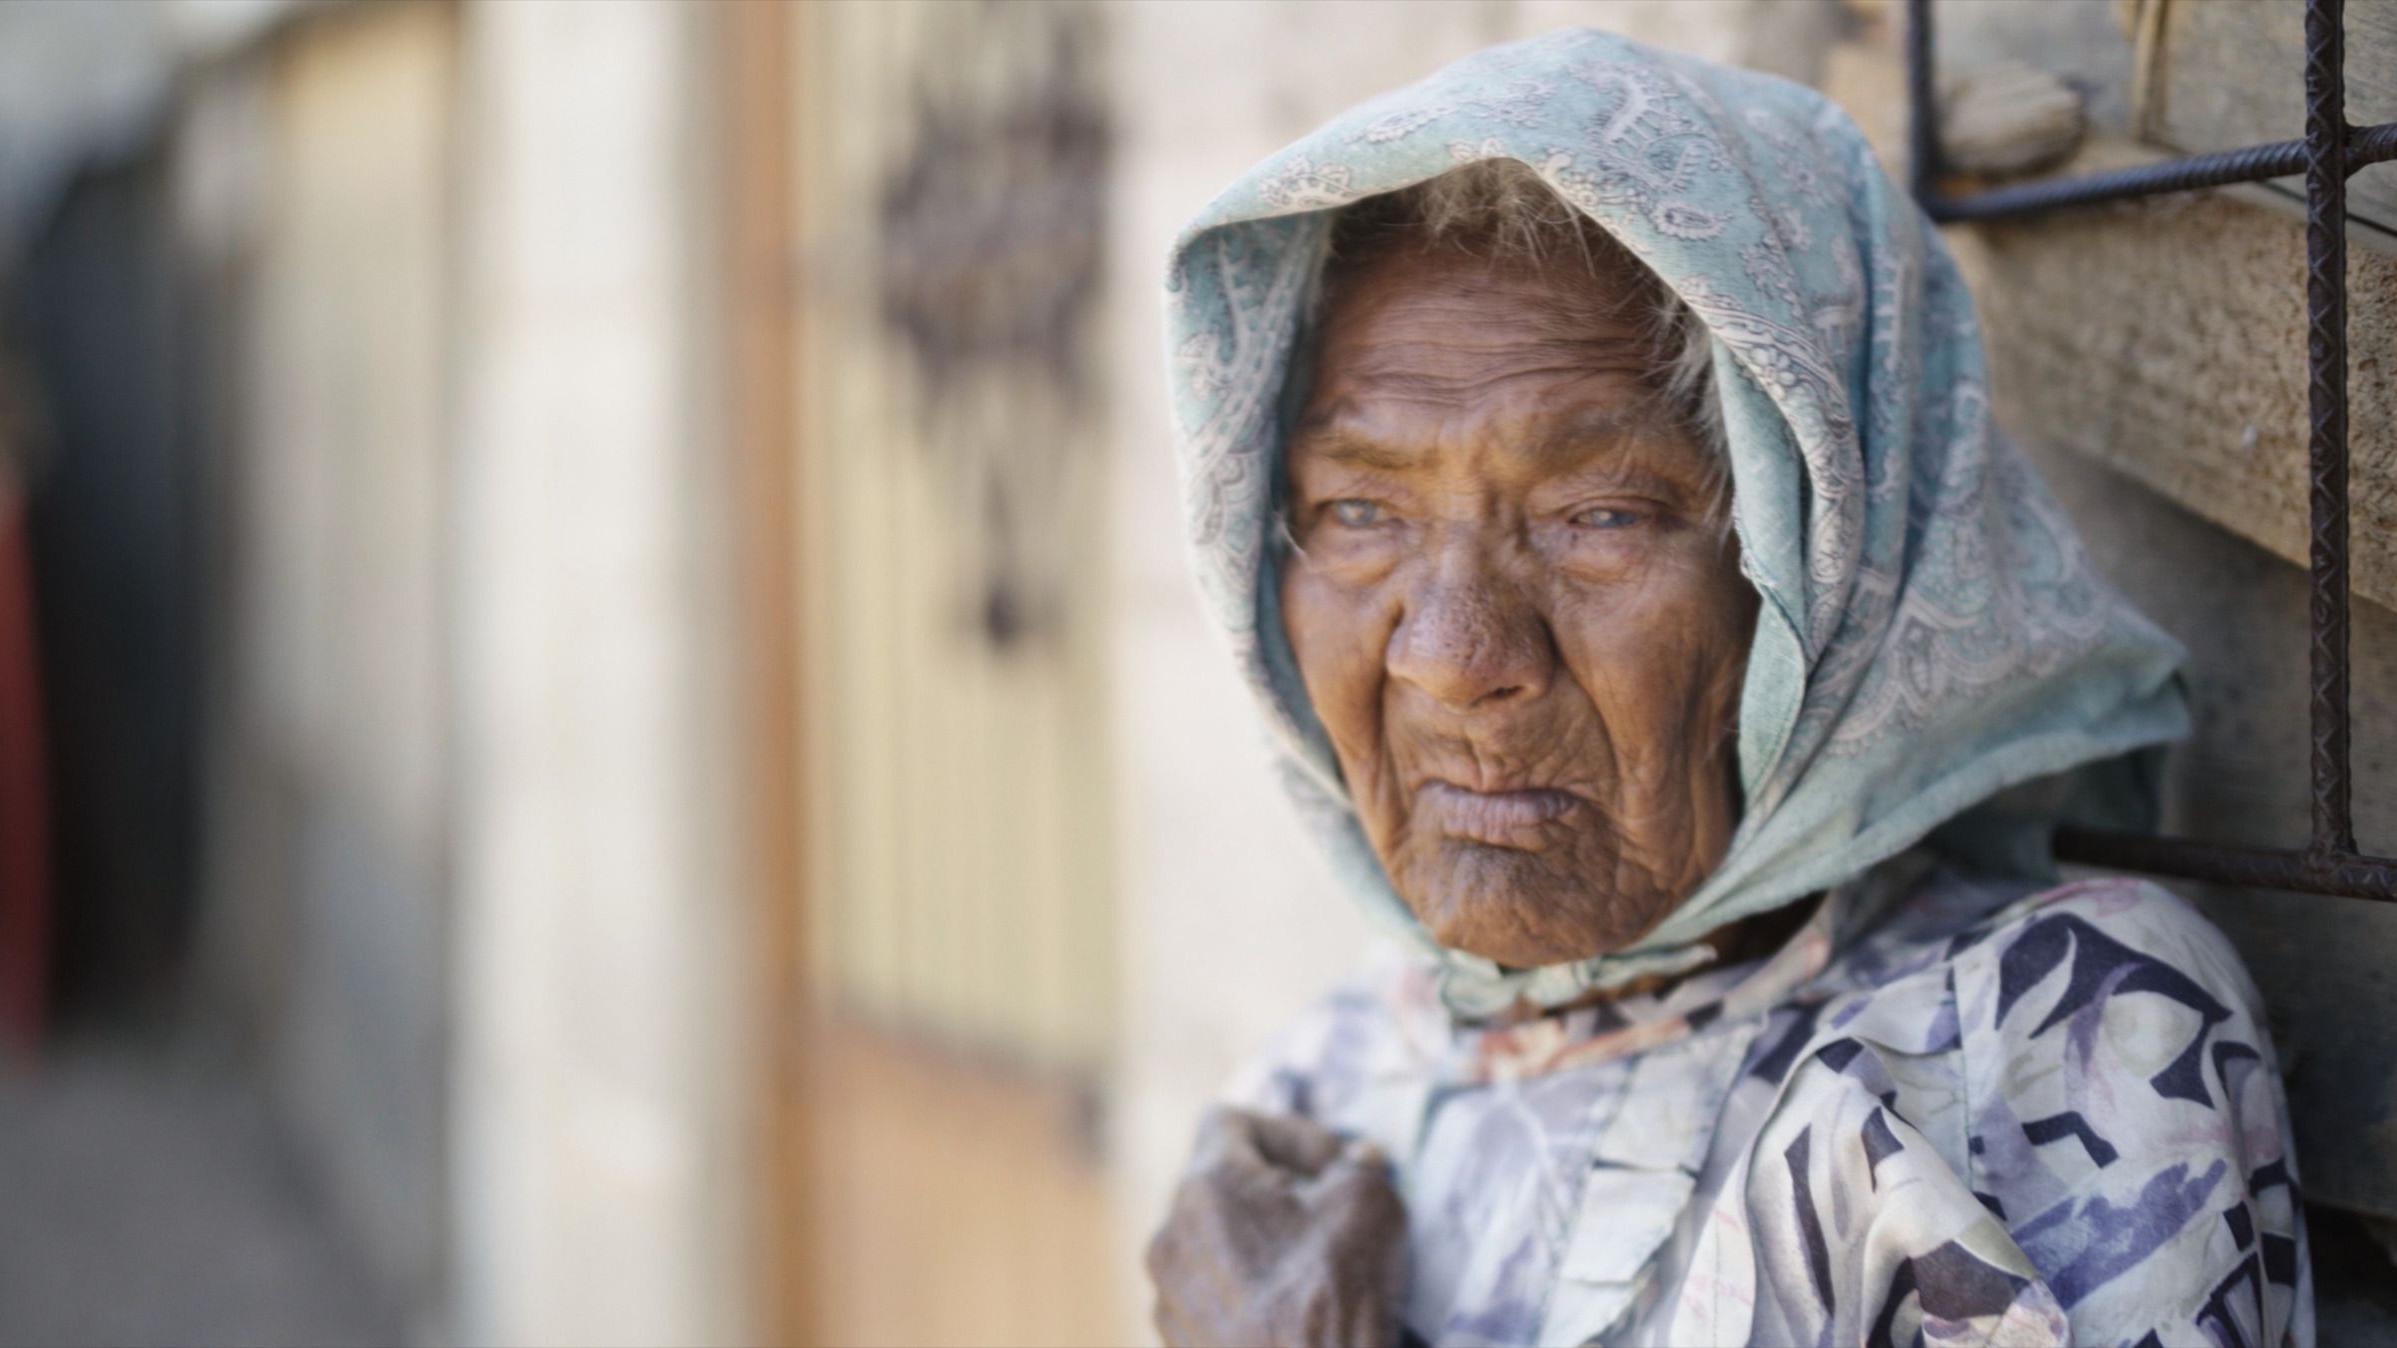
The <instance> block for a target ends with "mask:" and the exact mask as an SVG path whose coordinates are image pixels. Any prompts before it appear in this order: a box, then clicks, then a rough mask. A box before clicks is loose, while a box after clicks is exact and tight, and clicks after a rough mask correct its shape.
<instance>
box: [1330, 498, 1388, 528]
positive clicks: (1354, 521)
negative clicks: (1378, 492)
mask: <svg viewBox="0 0 2397 1348" xmlns="http://www.w3.org/2000/svg"><path fill="white" fill-rule="evenodd" d="M1331 510H1332V518H1333V519H1335V520H1337V521H1339V522H1340V523H1341V524H1343V525H1346V526H1347V527H1348V528H1351V529H1367V528H1371V527H1372V526H1374V525H1376V524H1379V523H1381V522H1382V507H1381V503H1380V502H1379V501H1366V500H1361V499H1358V498H1356V497H1353V496H1352V497H1349V498H1348V499H1346V500H1341V501H1334V502H1332V504H1331Z"/></svg>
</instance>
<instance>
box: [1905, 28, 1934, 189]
mask: <svg viewBox="0 0 2397 1348" xmlns="http://www.w3.org/2000/svg"><path fill="white" fill-rule="evenodd" d="M1932 69H1933V67H1932V65H1931V0H1906V189H1907V190H1908V191H1910V192H1912V193H1914V199H1915V200H1916V201H1919V202H1922V203H1923V204H1924V205H1925V206H1926V207H1927V206H1928V205H1929V204H1930V203H1931V201H1932V199H1933V198H1934V197H1935V196H1937V195H1938V194H1937V192H1936V191H1935V190H1934V184H1935V183H1936V182H1937V181H1938V178H1939V100H1938V97H1937V91H1936V90H1935V89H1934V88H1933V87H1932ZM1931 218H1932V219H1934V220H1936V219H1938V218H1939V216H1938V214H1937V213H1936V212H1934V213H1933V214H1932V216H1931Z"/></svg>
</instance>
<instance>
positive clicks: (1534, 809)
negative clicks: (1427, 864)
mask: <svg viewBox="0 0 2397 1348" xmlns="http://www.w3.org/2000/svg"><path fill="white" fill-rule="evenodd" d="M1415 801H1416V809H1417V810H1418V811H1419V812H1420V813H1421V815H1422V817H1423V819H1424V821H1425V822H1427V823H1429V824H1430V825H1431V826H1432V828H1433V829H1434V830H1435V831H1437V832H1439V833H1441V834H1444V835H1446V836H1448V837H1452V838H1462V839H1465V840H1466V841H1468V842H1478V843H1487V844H1489V845H1490V846H1492V847H1512V848H1517V849H1520V850H1523V851H1533V850H1537V849H1538V848H1539V847H1540V846H1541V845H1542V844H1544V843H1545V842H1546V841H1547V840H1548V838H1549V836H1550V835H1549V831H1548V825H1550V824H1552V823H1555V822H1556V821H1557V820H1559V819H1561V818H1563V817H1564V816H1565V815H1567V814H1568V813H1570V812H1571V811H1572V810H1573V808H1574V807H1575V806H1577V805H1579V804H1581V801H1580V798H1579V797H1576V796H1574V795H1572V794H1571V793H1569V792H1564V791H1554V790H1550V789H1548V788H1546V787H1533V788H1529V789H1527V790H1521V791H1474V790H1470V789H1468V788H1466V787H1462V786H1458V785H1456V784H1455V783H1454V782H1437V781H1435V782H1426V783H1424V784H1423V786H1422V788H1421V789H1420V790H1418V791H1417V792H1416V793H1415Z"/></svg>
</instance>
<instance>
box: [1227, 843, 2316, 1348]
mask: <svg viewBox="0 0 2397 1348" xmlns="http://www.w3.org/2000/svg"><path fill="white" fill-rule="evenodd" d="M2019 891H2020V887H2019V886H2016V887H2015V889H2014V891H2013V892H2007V891H2004V890H1999V889H1996V888H1994V887H1993V885H1992V884H1990V883H1989V882H1983V881H1977V880H1974V879H1972V878H1969V877H1966V876H1963V875H1959V874H1957V873H1955V872H1953V871H1946V870H1933V869H1932V868H1931V867H1930V865H1929V864H1928V863H1925V862H1920V861H1917V860H1914V859H1912V858H1909V859H1908V860H1907V861H1906V863H1904V864H1902V865H1900V866H1897V867H1884V868H1882V869H1881V872H1880V878H1879V880H1878V881H1877V882H1876V883H1875V884H1874V885H1872V886H1869V887H1866V886H1852V887H1848V888H1844V889H1841V890H1837V891H1834V892H1833V893H1832V894H1831V895H1830V896H1828V897H1827V898H1825V899H1823V900H1821V901H1820V902H1819V905H1818V907H1817V908H1816V910H1815V911H1814V913H1813V914H1812V915H1811V916H1810V917H1809V919H1808V920H1807V922H1806V924H1805V925H1804V926H1803V927H1802V928H1801V929H1800V930H1799V932H1798V934H1797V935H1796V936H1794V937H1793V938H1792V939H1791V940H1790V941H1789V943H1788V944H1787V945H1786V946H1784V947H1783V948H1782V949H1781V950H1780V951H1779V952H1778V953H1777V954H1775V955H1773V956H1772V957H1770V958H1769V959H1765V960H1761V961H1758V962H1754V963H1750V964H1748V965H1745V966H1740V967H1734V968H1727V969H1722V970H1715V971H1710V972H1707V973H1704V974H1702V975H1699V976H1696V977H1692V978H1689V979H1687V980H1684V981H1682V982H1680V983H1678V984H1676V985H1674V986H1672V987H1671V988H1670V989H1668V990H1666V991H1664V992H1662V993H1661V994H1659V995H1653V996H1641V997H1631V998H1627V999H1624V1000H1621V1001H1618V1002H1615V1003H1612V1004H1608V1005H1605V1006H1602V1007H1598V1008H1595V1009H1586V1008H1585V1009H1581V1010H1576V1011H1572V1012H1568V1013H1564V1014H1555V1015H1548V1016H1542V1017H1537V1018H1533V1019H1529V1020H1525V1021H1521V1022H1518V1023H1515V1024H1512V1025H1510V1026H1506V1027H1503V1028H1487V1027H1475V1026H1469V1025H1459V1024H1457V1023H1456V1022H1454V1021H1453V1020H1452V1019H1451V1018H1450V1016H1449V1015H1448V1013H1447V1012H1446V1011H1444V1010H1443V1009H1442V1008H1441V1005H1440V1002H1439V998H1438V996H1437V989H1436V979H1435V977H1434V975H1433V973H1432V972H1431V970H1430V969H1429V967H1428V966H1424V965H1419V964H1397V963H1392V964H1388V965H1385V966H1383V967H1380V968H1378V969H1376V970H1375V971H1374V972H1373V973H1371V974H1370V975H1368V976H1367V977H1365V978H1362V979H1360V980H1358V981H1356V982H1354V983H1352V984H1350V985H1348V986H1345V987H1343V988H1342V989H1341V990H1339V991H1337V992H1335V993H1334V994H1333V995H1332V996H1330V997H1329V998H1328V999H1326V1000H1325V1001H1324V1002H1322V1003H1321V1004H1320V1005H1319V1006H1317V1007H1316V1008H1315V1009H1314V1010H1313V1011H1311V1012H1310V1013H1309V1014H1308V1015H1307V1016H1306V1017H1304V1018H1303V1019H1302V1020H1301V1021H1300V1022H1299V1023H1298V1024H1297V1025H1295V1026H1293V1027H1292V1028H1291V1029H1290V1030H1289V1031H1288V1032H1286V1033H1285V1035H1284V1036H1283V1039H1282V1041H1281V1042H1280V1044H1279V1045H1278V1046H1277V1048H1276V1049H1275V1050H1274V1051H1273V1052H1272V1053H1270V1054H1269V1055H1268V1057H1267V1058H1266V1060H1265V1061H1263V1062H1261V1063H1259V1064H1257V1065H1256V1066H1255V1067H1253V1068H1252V1069H1251V1070H1250V1071H1249V1072H1248V1073H1247V1074H1246V1075H1245V1076H1244V1078H1243V1079H1242V1081H1241V1082H1240V1083H1238V1084H1237V1086H1236V1087H1235V1089H1234V1091H1233V1096H1234V1100H1235V1103H1239V1104H1243V1105H1246V1106H1248V1107H1250V1108H1255V1109H1271V1110H1280V1111H1287V1112H1295V1113H1298V1114H1302V1115H1305V1116H1308V1117H1311V1118H1314V1119H1316V1120H1318V1121H1321V1122H1323V1123H1325V1124H1326V1125H1328V1126H1330V1127H1333V1128H1335V1129H1337V1130H1340V1131H1343V1132H1347V1133H1352V1134H1356V1135H1361V1136H1364V1137H1368V1138H1370V1139H1372V1140H1374V1141H1375V1142H1378V1143H1379V1144H1380V1145H1381V1146H1382V1147H1383V1148H1384V1149H1385V1150H1386V1151H1387V1152H1388V1153H1389V1154H1390V1155H1391V1156H1392V1157H1394V1158H1396V1165H1397V1169H1398V1177H1399V1184H1400V1189H1401V1191H1402V1193H1403V1194H1404V1196H1405V1199H1406V1203H1407V1209H1408V1214H1409V1225H1410V1230H1409V1232H1408V1242H1409V1252H1410V1259H1411V1267H1412V1272H1411V1275H1410V1285H1409V1294H1408V1306H1407V1312H1406V1323H1407V1326H1408V1333H1409V1335H1410V1337H1419V1338H1420V1339H1422V1340H1425V1341H1428V1342H1432V1343H1440V1344H1526V1343H1604V1344H1820V1345H1828V1344H1871V1345H1883V1344H1895V1345H1909V1344H1920V1345H1933V1346H1936V1345H1946V1344H1976V1345H1979V1344H2022V1345H2037V1344H2066V1343H2074V1344H2083V1345H2091V1344H2121V1345H2141V1346H2142V1348H2146V1346H2151V1345H2166V1344H2210V1345H2218V1346H2225V1348H2227V1346H2229V1345H2241V1346H2248V1345H2252V1346H2254V1348H2265V1346H2267V1345H2271V1346H2275V1348H2277V1346H2278V1345H2284V1344H2295V1345H2300V1346H2302V1345H2310V1344H2311V1343H2312V1342H2313V1337H2314V1335H2313V1289H2312V1284H2311V1281H2310V1277H2309V1274H2308V1271H2307V1270H2308V1261H2307V1259H2306V1251H2305V1227H2304V1222H2303V1218H2302V1215H2301V1213H2300V1210H2299V1206H2298V1194H2297V1172H2296V1162H2295V1158H2294V1157H2293V1156H2292V1155H2291V1154H2290V1146H2289V1141H2288V1139H2289V1129H2288V1118H2287V1107H2286V1104H2285V1103H2284V1101H2283V1098H2282V1092H2281V1085H2280V1075H2279V1070H2278V1068H2277V1066H2276V1064H2275V1062H2274V1058H2273V1050H2272V1044H2271V1042H2270V1040H2269V1039H2268V1037H2267V1035H2266V1033H2265V1028H2264V1025H2263V1022H2262V1020H2261V1018H2260V1017H2259V1015H2258V1013H2257V1008H2258V1005H2259V1003H2258V999H2257V996H2256V992H2255V988H2254V987H2253V985H2252V984H2251V983H2250V982H2249V980H2248V977H2247V974H2246V972H2245V971H2244V969H2243V968H2242V967H2241V965H2240V962H2239V958H2238V956H2237V954H2236V953H2235V952H2233V951H2232V949H2231V948H2230V946H2229V945H2228V943H2227V942H2225V941H2224V939H2223V938H2222V936H2221V934H2220V933H2219V932H2217V931H2216V930H2215V929H2214V928H2213V926H2212V925H2211V924H2209V923H2208V922H2207V921H2206V920H2205V919H2204V918H2203V917H2201V916H2199V915H2198V914H2197V912H2196V911H2195V910H2193V909H2192V908H2190V907H2189V906H2188V905H2187V904H2186V903H2184V902H2183V901H2181V900H2180V899H2178V898H2176V897H2175V896H2173V895H2172V894H2169V893H2167V892H2165V891H2164V890H2162V889H2159V888H2157V887H2156V886H2154V885H2152V884H2148V883H2145V882H2142V881H2136V880H2126V879H2105V880H2093V881H2088V882H2085V883H2080V884H2072V885H2066V886H2064V887H2063V888H2060V889H2053V890H2049V891H2047V892H2045V893H2039V894H2033V895H2030V896H2028V897H2019V898H2018V897H2015V895H2016V894H2018V893H2019Z"/></svg>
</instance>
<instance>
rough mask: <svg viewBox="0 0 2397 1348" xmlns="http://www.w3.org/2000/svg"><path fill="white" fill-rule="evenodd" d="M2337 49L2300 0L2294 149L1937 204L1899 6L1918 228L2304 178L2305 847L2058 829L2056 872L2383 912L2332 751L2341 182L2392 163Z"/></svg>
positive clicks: (2336, 710) (1918, 7)
mask: <svg viewBox="0 0 2397 1348" xmlns="http://www.w3.org/2000/svg"><path fill="white" fill-rule="evenodd" d="M2346 45H2347V42H2346V25H2345V16H2344V13H2343V3H2342V0H2306V6H2305V135H2304V136H2303V137H2301V138H2300V139H2297V140H2286V141H2277V142H2274V143H2272V144H2268V145H2251V146H2248V147H2246V148H2244V149H2238V150H2225V151H2222V152H2220V153H2216V154H2202V155H2192V156H2187V157H2183V158H2176V159H2167V160H2163V161H2161V162H2158V163H2154V164H2146V165H2141V166H2139V167H2136V168H2128V169H2118V170H2114V171H2111V172H2105V173H2090V174H2081V175H2073V176H2067V177H2062V178H2051V179H2047V180H2044V181H2039V182H2030V183H2021V184H2013V185H2008V186H2004V187H1998V188H1992V189H1990V190H1987V191H1981V192H1974V193H1971V194H1969V195H1964V196H1946V195H1943V194H1942V193H1941V192H1940V191H1939V189H1938V186H1937V180H1938V176H1939V172H1940V167H1941V165H1940V148H1939V126H1938V121H1937V109H1936V106H1935V103H1934V99H1933V92H1932V73H1933V67H1932V55H1931V3H1930V0H1907V5H1906V96H1907V117H1908V122H1907V151H1908V154H1907V186H1908V187H1909V189H1910V190H1911V191H1912V192H1913V194H1914V197H1915V200H1916V201H1918V202H1919V203H1921V205H1922V208H1923V211H1924V212H1925V213H1926V214H1927V215H1929V216H1930V217H1931V219H1932V220H1934V221H1938V222H1940V223H1947V222H1950V221H1963V220H1995V219H2001V218H2007V217H2016V216H2023V215H2029V214H2033V213H2036V212H2040V211H2048V210H2054V209H2057V208H2059V207H2068V206H2080V205H2091V204H2095V203H2098V202H2106V201H2121V200H2125V199H2128V198H2131V197H2144V196H2156V195H2160V194H2163V193H2169V192H2187V191H2193V190H2196V189H2199V188H2206V187H2220V186H2223V185H2225V184H2229V183H2243V182H2260V181H2262V180H2264V179H2267V178H2281V177H2288V176H2292V175H2295V174H2298V173H2303V174H2304V175H2305V201H2306V237H2305V254H2306V319H2307V325H2306V333H2307V335H2306V372H2307V380H2306V402H2307V408H2308V412H2309V415H2310V418H2311V422H2312V425H2311V430H2310V434H2309V437H2308V441H2307V451H2306V452H2307V462H2308V468H2309V475H2310V477H2311V479H2312V481H2311V489H2310V492H2309V515H2310V518H2311V530H2312V536H2313V537H2312V547H2311V565H2310V568H2309V569H2310V571H2311V575H2312V597H2311V603H2310V606H2309V612H2308V619H2309V625H2310V628H2311V638H2310V641H2309V647H2308V659H2309V662H2310V666H2311V671H2312V678H2311V685H2312V696H2311V701H2310V705H2309V707H2308V720H2309V723H2310V725H2311V732H2312V733H2311V739H2312V742H2313V743H2312V755H2313V763H2312V766H2313V795H2314V803H2313V837H2312V839H2311V841H2310V842H2309V843H2308V844H2307V846H2306V847H2305V848H2303V849H2302V850H2286V849H2278V848H2259V847H2230V846H2224V845H2222V844H2219V843H2210V842H2203V841H2200V840H2197V839H2194V838H2171V837H2148V836H2144V835H2140V834H2135V833H2121V832H2115V831H2112V830H2103V829H2086V828H2070V827H2068V828H2064V829H2060V830H2058V831H2057V834H2056V856H2057V857H2058V859H2060V860H2065V861H2074V862H2080V863H2083V864H2086V865H2092V866H2102V867H2107V868H2110V869H2116V870H2130V871H2145V872H2148V873H2151V874H2155V875H2168V876H2176V877H2182V878H2186V879H2191V880H2202V881H2211V882H2215V883H2220V884H2230V885H2245V886H2252V887H2255V888H2261V889H2284V890H2296V891H2301V892H2305V893H2313V894H2336V895H2344V896H2348V897H2353V898H2361V899H2380V900H2383V901H2397V860H2391V859H2389V858H2386V857H2376V856H2366V855H2364V854H2363V853H2361V852H2359V851H2358V850H2357V848H2356V842H2355V818H2354V810H2353V792H2352V789H2351V784H2352V779H2353V774H2352V770H2351V767H2352V765H2351V760H2350V755H2349V752H2348V740H2349V735H2348V684H2347V675H2348V658H2347V657H2348V603H2349V590H2348V581H2347V563H2348V547H2347V516H2348V509H2347V232H2346V226H2347V175H2348V174H2350V173H2353V172H2355V171H2356V170H2357V169H2359V168H2362V167H2364V166H2365V165H2367V164H2377V163H2381V162H2383V161H2385V160H2389V159H2393V158H2397V122H2389V123H2382V124H2380V125H2376V126H2349V125H2348V124H2347V93H2346V70H2345V61H2346Z"/></svg>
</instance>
